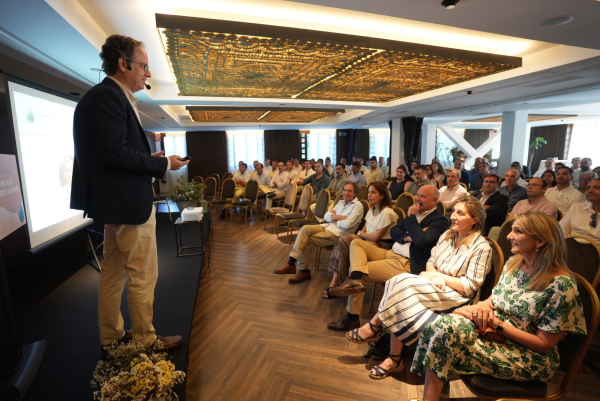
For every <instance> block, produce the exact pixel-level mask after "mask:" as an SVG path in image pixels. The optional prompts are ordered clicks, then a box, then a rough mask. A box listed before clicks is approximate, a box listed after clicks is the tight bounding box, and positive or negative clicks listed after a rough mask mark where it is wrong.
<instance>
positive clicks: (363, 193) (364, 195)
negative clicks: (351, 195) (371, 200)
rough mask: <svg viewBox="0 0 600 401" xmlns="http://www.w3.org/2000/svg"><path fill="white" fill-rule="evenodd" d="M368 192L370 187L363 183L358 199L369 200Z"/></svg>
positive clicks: (359, 189)
mask: <svg viewBox="0 0 600 401" xmlns="http://www.w3.org/2000/svg"><path fill="white" fill-rule="evenodd" d="M368 194H369V187H367V186H366V185H361V187H360V188H358V195H356V198H357V199H358V200H367V195H368Z"/></svg>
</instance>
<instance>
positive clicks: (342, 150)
mask: <svg viewBox="0 0 600 401" xmlns="http://www.w3.org/2000/svg"><path fill="white" fill-rule="evenodd" d="M348 131H350V130H349V129H338V130H337V131H336V132H335V135H336V141H335V142H336V146H335V154H336V155H337V160H334V161H335V162H336V163H339V162H340V160H341V159H342V158H343V159H346V163H352V159H350V160H348Z"/></svg>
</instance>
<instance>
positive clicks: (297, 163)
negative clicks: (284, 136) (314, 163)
mask: <svg viewBox="0 0 600 401" xmlns="http://www.w3.org/2000/svg"><path fill="white" fill-rule="evenodd" d="M294 170H296V171H297V172H298V174H300V172H301V171H302V170H303V168H302V165H301V164H300V160H298V158H297V157H294Z"/></svg>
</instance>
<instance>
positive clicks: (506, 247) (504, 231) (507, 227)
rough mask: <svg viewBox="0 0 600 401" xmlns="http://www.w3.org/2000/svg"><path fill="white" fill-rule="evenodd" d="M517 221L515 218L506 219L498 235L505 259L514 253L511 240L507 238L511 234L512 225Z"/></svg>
mask: <svg viewBox="0 0 600 401" xmlns="http://www.w3.org/2000/svg"><path fill="white" fill-rule="evenodd" d="M514 222H515V219H510V220H507V221H505V222H504V223H503V224H502V227H500V234H499V235H498V245H499V246H500V249H502V255H504V260H508V259H510V257H511V256H514V254H513V253H512V252H511V251H510V248H512V246H511V245H510V241H509V240H507V239H506V236H507V235H508V234H510V232H511V231H512V225H513V223H514Z"/></svg>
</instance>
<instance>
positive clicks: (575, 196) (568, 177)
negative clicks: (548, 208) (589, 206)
mask: <svg viewBox="0 0 600 401" xmlns="http://www.w3.org/2000/svg"><path fill="white" fill-rule="evenodd" d="M572 180H573V170H571V168H569V167H562V168H560V169H559V170H558V172H557V174H556V186H555V187H552V188H548V190H547V191H546V194H545V195H544V196H545V197H546V199H548V200H549V201H550V202H552V203H554V204H555V205H556V207H557V208H558V209H559V210H560V211H561V212H562V214H563V216H564V215H565V214H567V212H568V211H569V209H570V208H571V205H573V204H575V203H583V202H585V197H584V196H583V194H582V193H581V192H579V191H578V190H576V189H575V188H574V187H573V186H572V185H571V181H572Z"/></svg>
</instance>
